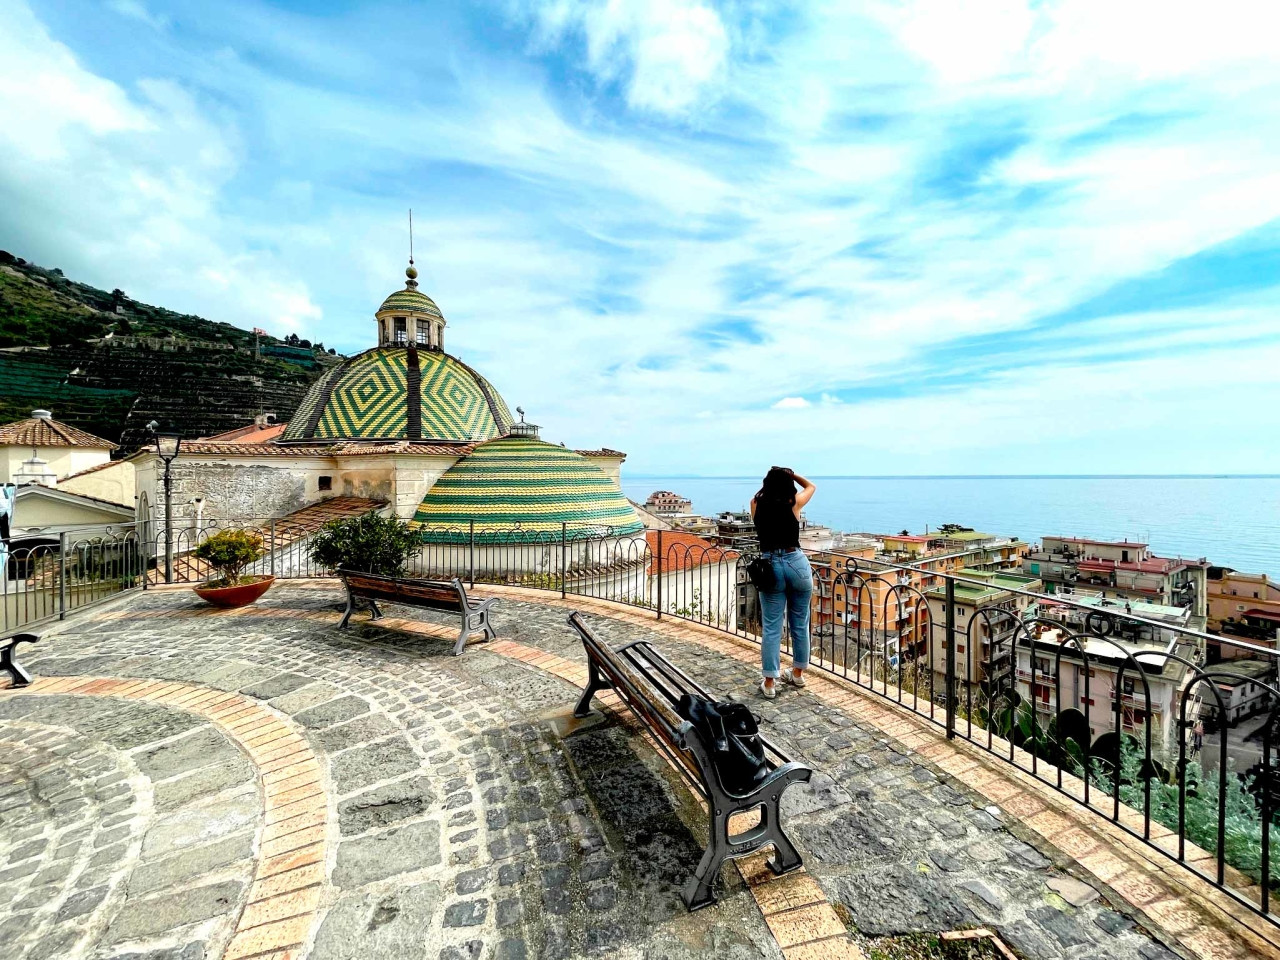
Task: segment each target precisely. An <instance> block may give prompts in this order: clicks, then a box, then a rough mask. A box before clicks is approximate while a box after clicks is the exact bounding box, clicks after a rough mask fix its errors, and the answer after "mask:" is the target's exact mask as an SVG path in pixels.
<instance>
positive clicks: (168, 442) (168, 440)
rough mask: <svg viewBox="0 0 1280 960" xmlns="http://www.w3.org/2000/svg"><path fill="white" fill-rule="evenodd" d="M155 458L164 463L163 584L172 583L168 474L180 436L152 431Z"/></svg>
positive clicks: (171, 498)
mask: <svg viewBox="0 0 1280 960" xmlns="http://www.w3.org/2000/svg"><path fill="white" fill-rule="evenodd" d="M151 433H152V436H154V437H155V440H156V456H158V457H159V458H160V459H161V460H163V461H164V582H165V583H173V476H172V475H171V474H170V472H169V468H170V467H171V466H172V464H173V461H174V460H176V459H177V458H178V449H179V448H180V447H181V446H182V434H180V433H176V432H174V431H160V430H155V429H153V430H152V431H151Z"/></svg>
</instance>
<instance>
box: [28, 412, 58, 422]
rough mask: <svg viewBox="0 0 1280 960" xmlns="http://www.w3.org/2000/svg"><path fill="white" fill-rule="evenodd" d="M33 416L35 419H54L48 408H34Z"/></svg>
mask: <svg viewBox="0 0 1280 960" xmlns="http://www.w3.org/2000/svg"><path fill="white" fill-rule="evenodd" d="M31 416H32V418H33V419H35V420H52V419H53V414H52V413H50V412H49V411H48V410H32V411H31Z"/></svg>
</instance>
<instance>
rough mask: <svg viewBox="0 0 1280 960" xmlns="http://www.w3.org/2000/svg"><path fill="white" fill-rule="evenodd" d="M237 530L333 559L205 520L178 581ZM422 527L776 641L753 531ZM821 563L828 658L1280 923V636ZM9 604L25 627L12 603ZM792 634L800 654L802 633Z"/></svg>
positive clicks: (109, 572)
mask: <svg viewBox="0 0 1280 960" xmlns="http://www.w3.org/2000/svg"><path fill="white" fill-rule="evenodd" d="M229 528H236V529H248V530H252V531H254V532H257V533H259V534H260V535H261V536H262V537H263V545H264V556H263V558H262V559H261V560H260V561H258V562H257V564H255V566H254V567H253V568H252V569H251V571H250V572H260V573H269V574H274V575H276V576H277V577H281V578H297V577H314V576H326V575H329V573H330V571H329V570H327V569H325V568H323V567H321V566H319V565H318V564H316V563H315V562H314V561H313V560H311V558H310V536H311V535H312V534H313V533H314V532H315V530H316V528H315V527H314V526H308V527H305V528H303V527H298V526H291V525H290V523H289V521H288V520H287V519H276V520H272V519H251V520H242V521H235V522H228V521H222V520H209V521H206V522H204V523H202V524H201V525H200V527H199V528H195V527H190V526H189V527H186V528H184V529H182V530H174V531H173V532H172V537H173V540H172V544H173V551H172V552H173V556H174V564H173V570H172V572H171V579H172V580H173V581H175V582H193V581H198V580H202V579H204V578H205V577H206V576H207V575H208V570H207V569H205V568H204V567H203V565H202V564H201V563H200V562H199V561H198V560H197V559H196V558H195V556H194V550H195V548H196V547H197V546H198V545H199V544H200V543H201V542H203V541H204V540H205V539H207V537H208V536H210V535H211V534H212V533H215V532H217V531H219V530H224V529H229ZM423 535H424V544H423V547H422V549H421V552H420V553H419V554H418V556H417V557H416V558H415V559H414V561H413V563H412V564H411V565H410V569H409V570H408V573H409V575H412V576H426V577H446V578H451V577H458V578H460V579H463V580H465V581H467V582H468V583H469V584H472V585H477V586H480V587H481V588H482V586H483V585H484V584H486V583H490V584H511V585H517V586H522V587H528V588H534V589H540V590H547V591H554V592H555V593H558V594H559V595H560V596H562V597H572V596H583V597H592V598H598V599H607V600H613V601H617V602H619V603H623V604H627V605H630V606H634V607H640V608H644V609H647V610H651V611H653V612H654V613H655V615H656V616H657V617H659V618H668V617H670V618H676V619H681V620H687V621H691V622H695V623H701V624H703V625H706V626H709V627H713V628H715V629H718V630H721V631H724V632H726V633H730V634H733V635H735V636H738V637H740V638H743V639H745V640H747V641H749V642H751V643H754V644H759V643H761V636H760V634H761V628H760V619H761V618H760V614H759V601H758V596H757V593H756V591H755V589H754V588H753V587H752V586H751V584H750V583H749V582H748V580H747V578H746V576H745V563H744V562H743V561H744V556H743V554H742V552H741V547H740V546H738V547H729V546H720V545H715V544H712V543H710V542H708V541H703V540H699V539H697V538H693V537H690V536H688V535H685V534H680V533H676V532H669V531H650V532H648V533H647V534H625V535H619V534H617V533H616V532H615V531H612V530H609V529H604V528H599V527H592V528H581V527H574V526H572V525H569V524H565V525H563V526H562V527H561V528H560V529H559V530H550V531H548V530H523V529H520V528H512V529H510V530H506V531H501V532H498V533H495V532H494V531H492V530H486V531H485V532H484V533H483V534H482V535H478V534H477V532H476V529H475V525H474V524H469V525H467V526H465V527H453V528H443V527H442V528H438V529H437V528H431V529H429V530H424V531H423ZM164 548H165V542H164V533H163V531H156V530H154V529H153V530H150V531H148V530H145V529H142V528H138V527H133V526H128V527H121V528H113V529H112V530H111V531H110V532H108V531H106V530H103V531H100V532H98V533H97V534H95V535H92V536H76V537H74V538H71V537H67V538H64V541H63V542H62V543H59V544H55V545H51V546H46V547H40V548H31V550H30V551H29V552H27V553H25V554H23V555H21V556H20V555H19V554H18V553H16V552H15V554H14V555H13V556H11V558H10V562H9V568H8V574H9V575H8V577H7V578H6V581H5V594H4V596H5V598H6V600H7V599H8V598H9V597H10V596H14V595H23V596H22V602H24V603H26V604H27V606H25V607H22V606H21V604H19V607H20V608H21V613H22V616H23V617H25V618H26V621H30V620H33V619H40V618H43V617H47V616H56V615H63V616H65V614H66V612H68V611H69V610H72V609H75V608H76V607H77V606H80V605H83V604H84V603H90V602H94V601H95V600H96V599H100V598H101V597H102V596H109V595H113V594H114V593H117V592H119V591H120V590H123V589H127V588H128V587H130V586H144V587H145V586H148V585H151V584H154V583H156V582H157V581H163V580H164V579H166V571H165V569H164V566H165V549H164ZM811 560H812V562H813V573H814V575H813V600H812V611H813V614H812V621H811V635H812V652H811V665H812V666H813V667H814V668H815V669H819V670H822V671H825V672H828V673H831V674H834V675H836V676H839V677H841V678H843V679H845V680H846V681H848V682H850V683H853V684H855V685H857V686H858V687H860V688H862V689H864V690H866V691H868V692H870V693H873V694H875V695H877V696H880V697H883V698H886V699H888V700H890V701H892V702H893V703H895V704H897V705H898V706H900V707H902V708H904V709H907V710H911V711H912V712H914V713H915V714H917V715H919V716H921V717H924V718H925V719H927V720H929V721H930V722H932V723H935V724H937V725H938V726H939V727H940V728H942V729H943V731H944V732H945V735H946V736H947V737H948V738H949V739H960V740H964V741H966V742H967V743H969V744H970V745H972V746H974V747H976V748H978V749H980V750H982V751H984V752H985V753H987V754H989V755H991V756H993V757H997V758H999V759H1000V760H1001V761H1002V762H1003V763H1007V764H1010V765H1012V766H1015V767H1017V768H1018V769H1020V770H1022V771H1024V772H1025V773H1027V774H1029V775H1031V776H1033V777H1035V778H1036V779H1037V780H1039V781H1040V782H1041V783H1043V784H1046V785H1047V786H1049V787H1050V788H1052V789H1054V790H1056V791H1059V792H1060V793H1061V794H1063V795H1064V796H1067V797H1070V798H1071V799H1072V800H1073V801H1075V802H1076V803H1079V804H1080V805H1081V806H1083V807H1085V808H1087V809H1088V810H1090V811H1092V812H1093V813H1094V814H1096V815H1098V816H1100V817H1104V818H1105V819H1107V820H1109V821H1110V822H1111V823H1113V824H1114V825H1115V826H1116V827H1118V828H1119V829H1121V830H1124V831H1125V832H1126V833H1128V834H1130V835H1131V836H1133V837H1135V838H1137V839H1139V840H1141V841H1143V842H1144V843H1146V844H1149V845H1150V846H1151V847H1152V848H1153V849H1156V850H1159V851H1160V852H1161V853H1162V854H1164V855H1165V856H1167V857H1168V858H1170V859H1171V860H1173V861H1176V862H1177V863H1179V864H1181V865H1182V866H1183V867H1185V868H1186V869H1188V870H1191V871H1193V872H1195V873H1196V874H1198V875H1199V876H1201V877H1202V878H1204V879H1205V880H1207V881H1208V882H1210V883H1212V884H1214V885H1215V886H1217V887H1219V888H1220V889H1222V890H1223V891H1225V892H1226V893H1227V894H1228V895H1230V896H1231V897H1233V898H1234V899H1236V900H1237V901H1238V902H1240V903H1242V904H1244V905H1245V906H1247V907H1248V908H1250V909H1251V910H1253V911H1256V912H1257V913H1259V914H1261V915H1263V916H1266V917H1267V918H1268V919H1271V920H1272V921H1273V922H1276V918H1275V917H1274V916H1273V914H1272V910H1271V907H1272V887H1273V885H1274V884H1275V882H1276V880H1277V877H1278V876H1280V866H1277V865H1275V864H1273V862H1272V861H1273V858H1272V855H1271V834H1272V827H1273V825H1274V824H1273V821H1274V818H1275V813H1276V811H1277V808H1278V807H1280V778H1277V774H1276V770H1275V759H1274V756H1273V755H1274V754H1275V753H1276V749H1275V747H1276V737H1277V734H1278V733H1280V726H1278V723H1280V685H1278V684H1277V680H1276V677H1277V670H1278V669H1280V667H1278V661H1277V655H1276V651H1275V650H1274V649H1272V648H1271V647H1270V646H1265V645H1262V644H1259V643H1250V642H1247V641H1245V640H1242V639H1240V638H1237V637H1228V636H1218V635H1210V634H1207V633H1204V632H1201V631H1199V630H1197V629H1194V628H1193V627H1192V626H1191V625H1190V624H1189V622H1188V620H1189V618H1187V617H1182V616H1175V615H1173V614H1174V611H1166V612H1167V613H1168V614H1169V615H1168V616H1164V617H1163V619H1162V618H1158V617H1148V616H1145V615H1143V614H1142V613H1139V612H1135V611H1134V610H1133V609H1130V608H1126V606H1125V604H1124V601H1122V600H1116V601H1115V602H1114V603H1108V602H1107V601H1106V600H1105V599H1103V598H1100V597H1098V596H1095V595H1087V596H1081V597H1078V598H1077V597H1073V596H1071V595H1063V594H1055V595H1046V594H1043V593H1039V592H1036V591H1032V590H1025V589H1020V588H1016V587H1012V586H1009V585H1007V584H997V585H993V584H992V583H990V582H988V581H986V580H982V579H976V578H968V577H964V576H959V575H956V574H953V573H942V572H936V571H926V570H922V569H921V568H920V567H918V566H912V565H909V564H895V563H888V562H879V561H864V560H859V561H842V562H840V563H831V562H825V563H824V562H821V561H820V560H819V559H818V558H816V557H815V558H811ZM33 585H34V588H35V589H36V590H37V592H36V593H31V590H32V589H33ZM39 589H44V590H48V591H50V592H49V593H48V594H47V595H45V594H39V593H38V590H39ZM25 594H30V595H29V596H28V595H25ZM14 609H15V610H16V609H19V608H18V607H15V608H14ZM1141 609H1147V608H1141ZM5 615H6V620H5V627H6V629H13V628H14V626H15V623H14V620H13V618H11V617H10V607H9V606H8V605H6V607H5ZM24 622H25V621H24ZM17 625H20V624H17ZM782 646H783V649H784V650H787V651H789V650H790V649H791V639H790V638H789V637H784V638H783V640H782ZM1214 658H1216V659H1214ZM1211 661H1212V662H1211ZM1241 703H1248V704H1250V705H1251V706H1250V708H1249V714H1250V716H1251V717H1253V718H1254V721H1253V722H1256V719H1257V718H1260V719H1261V720H1262V723H1261V726H1260V727H1258V730H1257V732H1256V734H1255V735H1252V736H1251V737H1248V738H1247V737H1245V736H1244V735H1243V733H1242V731H1241V730H1240V729H1239V728H1238V726H1237V725H1236V723H1235V719H1236V717H1235V715H1236V714H1238V713H1239V710H1240V704H1241ZM1233 755H1234V756H1235V757H1237V758H1240V759H1238V761H1233V760H1232V756H1233Z"/></svg>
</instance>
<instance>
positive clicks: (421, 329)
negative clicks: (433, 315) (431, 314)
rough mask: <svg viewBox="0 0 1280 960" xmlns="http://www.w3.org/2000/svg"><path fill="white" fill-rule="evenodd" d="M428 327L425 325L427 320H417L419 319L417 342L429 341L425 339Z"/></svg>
mask: <svg viewBox="0 0 1280 960" xmlns="http://www.w3.org/2000/svg"><path fill="white" fill-rule="evenodd" d="M428 329H429V328H428V327H427V321H425V320H419V321H418V343H428V342H430V341H429V340H428V339H427V336H428Z"/></svg>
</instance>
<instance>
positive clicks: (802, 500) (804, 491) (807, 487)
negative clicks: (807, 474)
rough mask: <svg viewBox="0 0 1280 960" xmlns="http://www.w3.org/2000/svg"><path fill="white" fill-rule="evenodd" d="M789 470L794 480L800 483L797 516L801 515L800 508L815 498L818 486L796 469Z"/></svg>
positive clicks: (797, 497) (797, 496)
mask: <svg viewBox="0 0 1280 960" xmlns="http://www.w3.org/2000/svg"><path fill="white" fill-rule="evenodd" d="M787 472H788V473H790V474H791V479H792V480H794V481H795V482H796V483H798V484H800V492H799V493H797V494H796V516H799V515H800V508H801V507H803V506H804V505H805V504H806V503H808V502H809V501H810V500H812V499H813V494H814V492H815V491H816V490H817V489H818V488H817V487H815V486H814V485H813V484H812V483H811V482H810V481H808V480H806V479H805V478H804V477H802V476H800V475H799V474H798V473H796V472H795V471H794V470H788V471H787Z"/></svg>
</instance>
